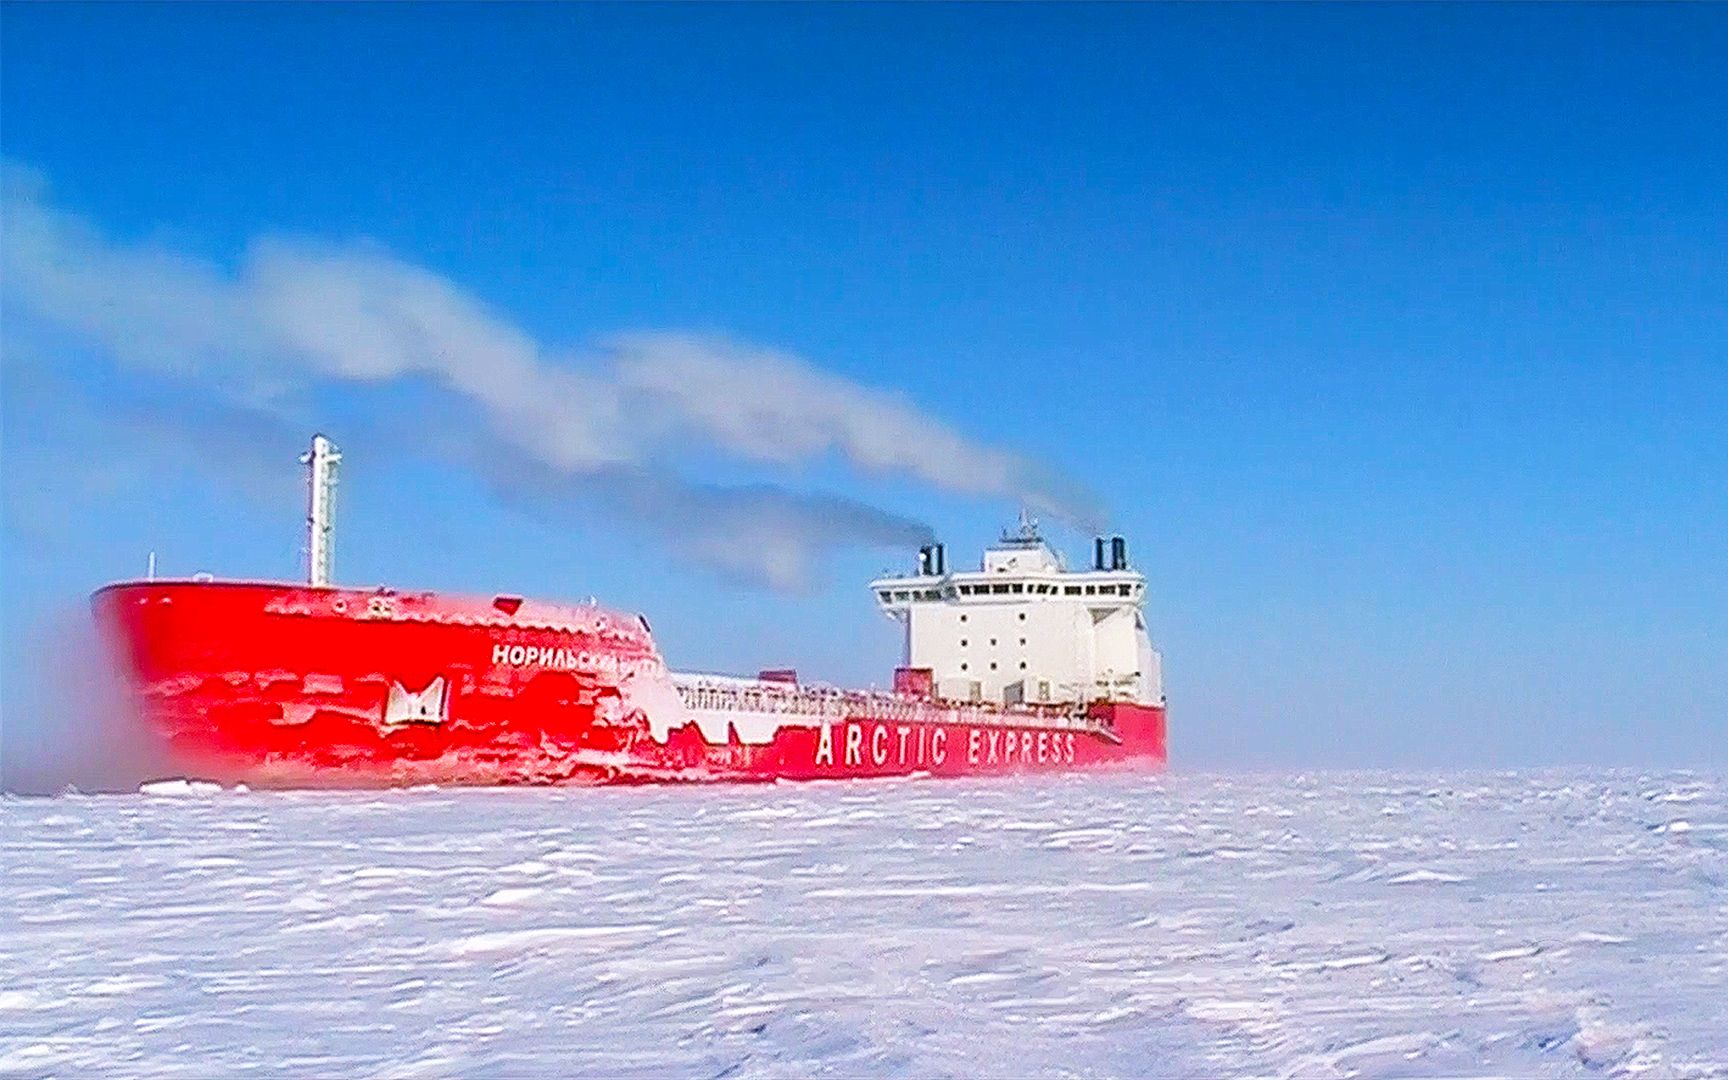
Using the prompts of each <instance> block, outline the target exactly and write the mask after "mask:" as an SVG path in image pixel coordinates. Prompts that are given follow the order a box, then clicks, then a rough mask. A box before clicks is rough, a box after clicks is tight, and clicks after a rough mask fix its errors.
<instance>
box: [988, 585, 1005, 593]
mask: <svg viewBox="0 0 1728 1080" xmlns="http://www.w3.org/2000/svg"><path fill="white" fill-rule="evenodd" d="M990 591H991V592H993V593H998V594H1006V593H1007V592H1008V586H1007V585H992V586H990Z"/></svg>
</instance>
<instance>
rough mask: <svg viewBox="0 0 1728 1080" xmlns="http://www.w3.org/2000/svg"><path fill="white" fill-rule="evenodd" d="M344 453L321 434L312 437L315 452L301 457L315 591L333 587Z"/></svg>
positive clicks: (308, 562)
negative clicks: (339, 477) (338, 490)
mask: <svg viewBox="0 0 1728 1080" xmlns="http://www.w3.org/2000/svg"><path fill="white" fill-rule="evenodd" d="M341 461H342V451H340V450H338V449H336V445H335V444H334V443H332V442H331V441H330V440H329V439H326V438H325V437H324V436H322V435H314V436H312V449H311V450H309V451H307V452H306V453H304V454H302V455H300V463H301V464H302V465H305V466H306V487H307V492H306V580H307V583H308V584H310V585H311V586H312V587H313V588H315V589H321V588H324V587H325V586H327V585H329V584H330V571H331V567H332V565H333V564H334V562H335V531H336V522H335V500H336V466H337V465H338V464H339V463H340V462H341Z"/></svg>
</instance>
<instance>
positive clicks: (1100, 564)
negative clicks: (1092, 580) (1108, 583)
mask: <svg viewBox="0 0 1728 1080" xmlns="http://www.w3.org/2000/svg"><path fill="white" fill-rule="evenodd" d="M1092 569H1094V570H1102V569H1104V538H1103V537H1102V536H1100V537H1097V538H1096V539H1094V540H1093V541H1092Z"/></svg>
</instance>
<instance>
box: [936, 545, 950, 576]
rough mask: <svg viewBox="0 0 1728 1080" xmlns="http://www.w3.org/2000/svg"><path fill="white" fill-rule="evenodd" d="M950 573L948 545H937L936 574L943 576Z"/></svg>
mask: <svg viewBox="0 0 1728 1080" xmlns="http://www.w3.org/2000/svg"><path fill="white" fill-rule="evenodd" d="M947 573H948V545H947V544H937V545H936V576H937V577H942V576H944V575H946V574H947Z"/></svg>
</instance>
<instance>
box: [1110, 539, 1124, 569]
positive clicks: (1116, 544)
mask: <svg viewBox="0 0 1728 1080" xmlns="http://www.w3.org/2000/svg"><path fill="white" fill-rule="evenodd" d="M1110 569H1112V570H1126V569H1128V541H1126V540H1124V539H1123V538H1122V537H1120V536H1112V537H1111V538H1110Z"/></svg>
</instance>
